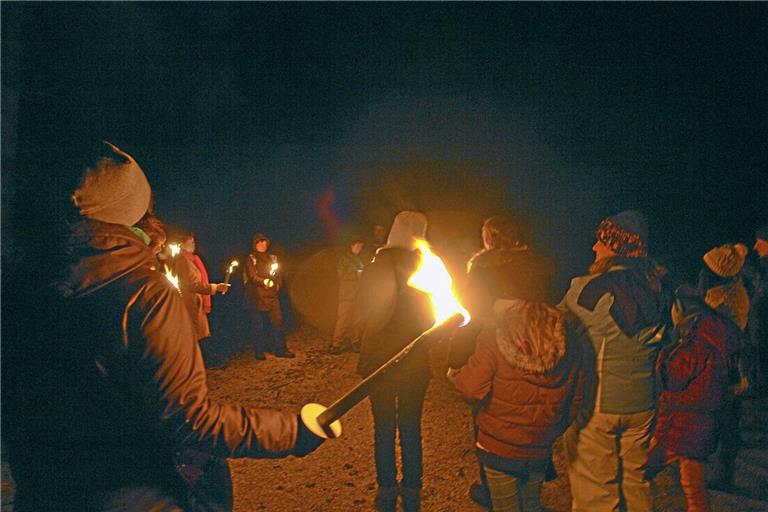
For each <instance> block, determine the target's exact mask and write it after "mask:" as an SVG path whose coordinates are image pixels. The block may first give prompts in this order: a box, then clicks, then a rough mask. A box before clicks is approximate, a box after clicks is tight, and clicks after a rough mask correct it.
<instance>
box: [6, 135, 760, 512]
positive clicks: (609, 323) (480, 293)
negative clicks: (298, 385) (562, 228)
mask: <svg viewBox="0 0 768 512" xmlns="http://www.w3.org/2000/svg"><path fill="white" fill-rule="evenodd" d="M67 172H69V171H67ZM71 173H73V174H72V176H70V175H67V176H65V177H63V178H57V179H60V180H61V182H56V183H55V185H56V186H57V187H59V188H57V189H56V190H57V191H58V192H61V193H60V194H59V196H56V198H55V201H54V203H55V204H53V205H51V207H50V211H49V212H47V214H45V213H44V214H41V213H40V212H39V211H38V210H37V209H35V208H28V211H27V210H25V212H26V214H27V215H28V216H27V217H24V218H25V219H26V220H27V221H28V222H29V223H30V225H35V226H39V227H41V228H43V229H47V230H50V233H51V236H52V237H57V238H56V239H55V243H53V244H52V246H53V249H52V250H49V251H48V252H46V253H45V257H46V258H47V260H46V261H47V262H49V263H52V264H50V265H48V266H47V267H44V266H42V265H41V266H40V267H39V268H41V271H40V272H39V274H38V275H35V276H33V277H32V281H33V282H32V284H34V285H35V287H36V288H35V289H36V290H38V291H40V293H36V294H34V295H32V294H29V293H22V294H20V296H19V297H18V300H17V301H14V302H13V304H11V305H10V306H9V307H13V308H17V309H16V310H15V311H16V313H17V314H20V312H25V313H27V314H29V315H31V320H32V321H34V326H35V329H32V330H31V331H32V332H29V331H30V330H29V329H26V328H24V327H23V326H20V325H10V326H9V330H8V331H6V333H5V334H6V335H7V336H8V338H7V339H8V340H9V343H10V344H11V345H10V348H9V349H7V350H6V351H4V357H9V358H10V362H11V363H12V364H13V373H12V375H11V376H10V377H7V379H6V380H4V388H5V389H4V400H5V403H4V407H7V408H8V409H5V411H4V412H5V414H4V415H3V416H4V423H3V430H4V434H5V436H4V442H6V441H7V444H8V455H9V458H10V459H11V462H12V465H13V469H14V471H15V475H16V480H17V485H18V487H17V501H16V508H17V510H20V511H22V512H23V511H24V510H74V509H77V510H201V509H206V510H208V509H211V508H212V509H216V510H228V509H231V506H232V495H231V481H230V477H229V472H228V469H227V465H226V463H224V462H223V459H224V458H226V457H266V458H274V457H285V456H288V455H296V456H304V455H307V454H308V453H310V452H312V451H313V450H314V449H316V448H317V447H318V446H320V444H321V443H322V442H323V441H324V437H322V436H320V435H318V434H317V433H314V431H313V430H312V428H311V426H309V425H306V424H305V422H304V420H303V419H302V418H301V416H298V415H296V414H295V413H290V412H278V411H272V410H264V409H248V408H244V407H241V406H239V405H236V404H229V403H226V402H217V401H214V400H212V399H210V398H209V396H208V389H207V384H206V375H205V368H204V366H203V363H202V356H201V351H200V346H199V343H198V342H199V340H201V339H203V338H206V337H207V336H209V335H210V327H209V324H208V321H207V314H208V313H209V312H210V297H211V296H212V295H215V294H216V293H221V294H224V293H227V291H228V290H229V288H230V285H229V283H228V279H227V282H225V283H211V282H209V279H208V274H207V270H206V268H205V265H204V264H203V262H202V259H201V258H200V257H199V256H198V255H197V254H196V237H195V236H194V235H193V234H191V233H188V234H186V235H185V236H184V237H183V239H182V240H181V241H182V242H183V243H182V246H181V249H182V252H181V254H179V255H176V256H169V254H168V253H167V250H166V248H165V246H166V234H165V232H164V229H163V227H162V224H161V223H160V222H159V220H158V219H157V218H156V217H155V215H154V211H153V204H152V194H151V188H150V187H149V183H148V181H147V179H146V177H145V175H144V173H143V171H142V170H141V168H140V167H139V165H138V164H137V163H136V161H135V160H134V159H133V158H132V157H131V156H130V155H128V154H127V153H125V152H123V151H121V150H120V149H118V148H117V147H115V146H113V145H111V144H108V143H105V144H102V145H100V147H99V148H98V150H97V151H96V153H93V154H90V155H89V160H82V159H80V160H77V161H75V164H74V165H73V166H72V167H71ZM62 174H66V173H64V172H63V173H62ZM74 177H76V178H77V179H76V180H75V181H76V182H77V184H76V185H74V186H73V183H74V181H72V180H71V179H70V178H74ZM30 206H31V205H30ZM63 221H66V222H63ZM427 230H428V222H427V216H426V215H424V214H423V213H421V212H417V211H403V212H400V213H399V214H397V216H396V217H395V218H394V222H393V224H392V227H391V229H390V231H389V234H388V237H387V238H386V242H385V243H384V241H383V240H381V236H379V238H380V240H379V244H380V246H379V247H377V248H376V250H375V253H374V254H370V253H367V252H366V248H365V247H364V244H363V241H362V240H361V239H359V238H352V239H350V240H349V244H348V245H347V246H346V247H345V249H344V251H343V254H341V255H340V259H339V261H338V266H337V275H338V278H339V281H340V286H339V291H338V309H337V322H336V328H335V332H334V335H333V338H332V341H331V347H330V352H331V353H332V354H336V355H338V354H340V353H341V352H343V351H345V350H348V349H350V348H354V347H355V346H357V345H359V350H360V356H359V360H358V365H357V371H358V373H359V374H360V375H361V376H363V377H366V376H368V375H370V374H371V373H373V372H374V371H376V369H377V368H379V367H380V366H381V365H382V364H383V363H385V362H386V361H387V360H388V359H389V358H391V357H392V356H393V355H395V354H396V353H398V352H399V351H400V350H401V349H402V348H403V347H405V346H406V345H407V344H408V343H409V342H410V341H411V340H412V339H413V338H415V337H417V336H418V335H419V334H420V333H421V332H423V331H424V330H426V329H428V328H429V327H430V326H431V325H432V324H433V322H434V317H433V314H432V311H431V308H430V304H429V301H428V299H427V297H426V295H425V294H423V293H421V292H419V291H417V290H416V289H414V288H412V287H410V286H409V285H408V278H409V276H410V275H411V274H412V273H413V272H414V270H415V269H416V268H417V267H418V266H419V262H420V254H419V249H418V248H417V245H416V241H417V240H419V239H423V238H427ZM648 230H649V228H648V225H647V222H646V220H645V218H644V216H643V215H642V214H640V213H638V212H636V211H624V212H621V213H618V214H616V215H613V216H610V217H608V218H606V219H604V220H603V221H602V222H601V223H600V224H599V225H598V227H597V230H596V233H595V238H596V240H595V241H594V244H593V246H592V250H593V251H594V253H595V258H594V262H593V263H592V264H591V266H590V267H589V270H588V272H587V273H586V274H585V275H582V276H578V277H575V278H573V279H572V280H571V283H570V287H569V288H568V290H567V292H566V293H565V296H564V297H562V299H561V300H560V301H559V302H557V303H554V301H552V289H551V278H552V276H553V275H554V271H555V267H554V264H553V262H551V261H550V260H549V259H547V258H545V257H543V256H542V255H539V254H537V253H536V252H535V251H533V250H532V249H531V248H530V247H529V246H528V245H527V243H526V242H527V241H526V240H524V239H523V238H522V236H521V234H520V230H519V229H518V226H517V224H516V223H515V222H514V220H513V219H510V218H507V217H504V216H494V217H490V218H488V219H487V220H486V221H485V222H484V223H483V225H482V227H481V234H482V240H483V249H482V250H481V251H480V252H479V253H477V254H476V255H475V256H473V257H472V259H471V260H470V262H469V267H468V273H467V276H466V280H465V286H464V288H463V290H462V293H461V294H460V295H461V296H462V297H464V298H465V305H466V307H467V309H468V310H469V311H470V313H471V316H472V318H473V320H472V322H471V323H470V324H469V325H468V326H466V327H463V328H460V329H458V330H456V331H455V332H454V333H452V336H450V337H448V338H446V340H445V342H446V343H449V350H448V366H449V368H450V369H449V370H448V373H447V378H448V379H449V380H450V381H451V382H452V383H453V384H454V385H455V387H456V389H457V391H458V392H459V393H460V394H461V395H463V396H464V397H466V398H467V399H469V400H470V401H472V402H473V415H472V416H473V422H474V425H473V427H474V432H475V436H474V441H475V446H474V449H475V452H476V455H477V461H478V468H479V474H480V481H479V482H477V483H476V484H474V485H473V486H472V488H471V491H470V493H471V495H472V497H473V499H475V500H476V501H478V502H480V503H482V504H484V505H485V506H486V507H487V508H489V509H492V510H494V511H496V512H503V511H518V510H525V511H533V510H539V509H540V492H541V486H542V483H543V482H544V481H546V480H547V479H551V478H553V477H554V474H553V473H554V467H553V463H552V447H553V444H554V443H555V441H556V439H558V438H562V440H563V444H564V447H565V453H566V459H567V477H568V479H569V482H570V488H571V493H572V510H574V511H590V512H591V511H602V510H605V511H614V510H619V509H620V508H622V507H623V508H625V509H627V510H629V511H632V512H634V511H640V512H644V511H650V510H652V509H653V503H652V497H651V491H650V486H651V481H652V479H653V477H654V476H655V475H656V474H657V473H658V472H659V471H660V470H661V469H662V468H664V467H665V466H667V465H669V464H677V465H678V466H679V470H680V483H681V487H682V489H683V492H684V494H685V498H686V502H687V507H688V510H689V511H691V512H693V511H696V512H699V511H705V510H708V508H709V500H708V496H707V493H706V486H707V482H705V480H704V472H703V464H704V461H705V460H706V459H707V457H709V456H711V455H712V454H713V453H715V451H716V449H717V448H718V446H720V450H719V454H720V456H719V458H718V460H717V461H716V462H717V464H718V472H717V475H716V476H717V478H716V480H715V481H714V482H711V485H713V486H715V487H717V488H719V489H724V490H729V489H732V487H733V479H734V460H735V457H736V454H737V452H738V449H739V434H738V428H739V422H738V419H739V411H740V409H741V407H740V401H741V400H742V398H743V397H744V396H745V394H748V393H755V392H758V391H760V392H761V391H763V390H765V388H766V358H767V354H768V347H767V346H766V345H767V340H766V337H765V330H766V325H768V321H767V320H766V315H765V309H766V303H768V300H767V299H766V290H767V289H768V228H761V229H760V230H758V232H757V237H756V238H757V241H756V243H755V245H754V251H755V253H754V254H749V249H748V248H747V247H746V246H745V245H742V244H730V243H729V244H724V245H721V246H719V247H715V248H712V249H711V250H709V251H708V252H706V253H705V254H704V255H703V257H702V261H701V271H700V274H699V280H698V283H697V284H696V285H695V286H694V285H684V286H681V287H678V288H677V290H674V289H673V287H672V285H671V283H670V282H669V281H670V278H669V275H668V272H667V271H666V269H665V268H664V267H662V266H660V265H659V264H657V263H655V262H654V260H653V259H651V258H650V256H649V252H648V238H649V237H648ZM24 242H25V243H26V244H28V246H27V247H26V248H27V249H28V250H31V249H34V248H38V249H39V248H40V247H42V245H40V244H42V242H40V241H39V239H38V238H37V237H28V238H26V239H25V240H24ZM251 242H252V243H251V250H250V252H249V253H248V255H247V256H246V258H245V260H244V261H243V262H242V264H241V268H242V283H243V285H244V291H245V300H246V303H247V306H248V315H249V316H248V320H249V323H248V325H249V331H248V336H249V339H250V340H251V341H252V343H253V351H254V354H255V357H256V358H257V359H259V360H263V359H264V358H265V354H266V353H274V355H275V356H277V357H282V358H293V357H294V354H293V352H291V351H290V350H288V347H287V346H286V341H285V332H284V323H283V316H282V309H281V302H280V290H281V289H282V288H283V267H282V263H281V262H280V261H279V260H278V258H277V256H276V255H274V254H273V253H271V252H270V245H271V240H270V238H269V237H267V236H266V235H264V234H260V233H259V234H256V235H254V236H253V238H252V241H251ZM590 242H591V241H590ZM585 243H587V242H586V241H585ZM367 250H368V251H370V250H371V249H370V247H369V248H367ZM42 253H43V251H40V254H42ZM30 254H34V252H30ZM366 254H369V256H370V257H368V256H365V255H366ZM371 259H372V261H370V260H371ZM170 261H173V265H172V266H173V270H174V272H175V273H176V275H177V276H178V279H179V290H177V289H175V288H174V287H173V286H172V285H170V284H169V283H168V282H167V280H166V279H165V276H163V275H162V271H163V267H166V266H168V265H169V262H170ZM21 277H23V278H24V279H27V276H20V275H16V274H14V275H11V276H9V277H8V278H9V283H10V284H12V285H14V284H15V285H18V286H14V289H18V290H21V289H27V288H26V287H23V286H21V284H22V283H26V282H27V281H25V280H23V279H21ZM179 292H180V293H179ZM41 305H42V306H43V307H40V306H41ZM10 312H11V313H12V312H13V311H10ZM21 340H24V341H31V343H29V344H28V345H24V346H23V347H22V346H21V345H19V343H20V341H21ZM61 340H63V342H62V341H61ZM26 347H30V348H29V350H35V351H38V352H39V353H36V354H35V357H29V354H27V353H26ZM11 377H12V378H11ZM431 377H432V369H431V366H430V364H429V353H428V352H427V351H425V350H418V351H415V352H414V353H412V354H409V357H408V358H406V359H404V360H403V362H402V364H399V365H398V366H395V367H394V368H393V370H392V371H391V372H389V373H387V374H386V376H385V378H383V379H381V380H379V381H378V382H377V383H376V385H375V386H374V387H373V388H372V391H371V393H370V404H371V410H372V416H373V420H374V454H373V459H374V461H375V468H376V481H377V485H378V489H377V493H376V497H375V507H376V509H377V510H380V511H394V510H396V507H397V502H398V499H399V500H400V501H401V503H402V507H403V509H404V510H405V511H406V512H411V511H417V510H420V508H421V489H422V486H423V473H424V472H423V464H424V461H423V460H422V458H423V457H422V439H421V415H422V408H423V403H424V398H425V395H426V392H427V388H428V385H429V381H430V378H431ZM39 404H44V405H45V408H42V407H39ZM7 418H13V419H14V421H13V422H9V421H7ZM724 432H728V434H729V435H727V436H726V435H723V433H724ZM398 438H399V443H400V448H401V450H400V455H401V468H402V478H401V479H400V480H399V481H398V478H397V466H398V464H397V460H396V459H397V457H396V453H397V450H396V446H395V442H396V439H398ZM194 461H197V462H199V463H200V465H199V467H198V466H196V462H194ZM51 475H55V478H51Z"/></svg>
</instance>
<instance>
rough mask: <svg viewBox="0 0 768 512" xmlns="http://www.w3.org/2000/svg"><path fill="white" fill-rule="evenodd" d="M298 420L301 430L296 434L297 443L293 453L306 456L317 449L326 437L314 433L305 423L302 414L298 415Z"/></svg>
mask: <svg viewBox="0 0 768 512" xmlns="http://www.w3.org/2000/svg"><path fill="white" fill-rule="evenodd" d="M296 421H297V422H298V430H299V431H298V433H297V434H296V444H295V445H294V447H293V451H292V452H291V453H292V454H293V455H295V456H297V457H304V456H305V455H309V454H310V453H312V452H313V451H315V450H317V448H318V447H319V446H320V445H321V444H323V441H325V439H324V438H322V437H320V436H318V435H315V434H313V433H312V431H311V430H309V429H308V428H307V426H306V425H305V424H304V421H303V420H302V419H301V415H300V414H299V415H298V416H297V418H296Z"/></svg>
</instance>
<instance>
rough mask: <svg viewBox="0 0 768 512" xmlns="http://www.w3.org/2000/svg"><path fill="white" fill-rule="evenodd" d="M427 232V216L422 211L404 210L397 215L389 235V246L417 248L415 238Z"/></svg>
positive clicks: (423, 235)
mask: <svg viewBox="0 0 768 512" xmlns="http://www.w3.org/2000/svg"><path fill="white" fill-rule="evenodd" d="M426 234H427V216H426V215H424V214H423V213H421V212H413V211H407V210H406V211H402V212H400V213H398V214H397V215H396V216H395V220H394V221H393V222H392V228H391V229H390V230H389V236H388V237H387V247H401V248H404V249H415V248H416V247H415V245H414V238H424V237H425V236H426Z"/></svg>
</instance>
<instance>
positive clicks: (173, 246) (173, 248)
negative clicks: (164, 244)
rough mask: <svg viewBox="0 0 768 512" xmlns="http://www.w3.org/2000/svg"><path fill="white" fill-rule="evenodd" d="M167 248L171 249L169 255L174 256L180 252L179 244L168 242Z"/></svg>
mask: <svg viewBox="0 0 768 512" xmlns="http://www.w3.org/2000/svg"><path fill="white" fill-rule="evenodd" d="M168 249H170V250H171V257H172V258H175V257H176V256H177V255H178V254H179V253H181V245H180V244H168Z"/></svg>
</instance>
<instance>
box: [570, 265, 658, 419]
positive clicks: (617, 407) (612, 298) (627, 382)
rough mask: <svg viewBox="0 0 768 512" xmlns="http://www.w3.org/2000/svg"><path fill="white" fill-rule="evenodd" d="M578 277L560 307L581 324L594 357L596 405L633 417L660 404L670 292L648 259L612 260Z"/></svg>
mask: <svg viewBox="0 0 768 512" xmlns="http://www.w3.org/2000/svg"><path fill="white" fill-rule="evenodd" d="M597 263H598V265H599V266H601V267H602V268H601V269H599V270H597V271H594V273H592V274H589V275H586V276H581V277H576V278H574V279H573V280H572V281H571V286H570V288H569V289H568V291H567V292H566V294H565V297H563V300H562V301H561V302H560V304H559V306H558V308H559V309H560V310H561V311H563V312H565V313H566V314H568V315H572V316H573V318H574V319H575V320H576V321H577V322H578V323H580V324H581V326H582V327H583V328H584V329H585V330H586V334H587V336H588V337H589V339H590V341H591V342H592V345H593V349H594V353H595V354H596V361H595V367H596V370H597V378H598V383H597V386H598V388H597V392H596V393H597V394H596V396H595V403H594V407H595V410H596V411H598V412H603V413H608V414H634V413H637V412H642V411H647V410H649V409H653V408H654V407H655V405H656V391H655V379H654V367H655V363H656V355H657V354H658V350H659V348H660V346H661V342H662V340H663V338H664V332H665V330H666V327H667V326H668V324H669V304H670V300H669V295H670V294H669V292H668V289H667V287H666V286H665V283H664V279H663V276H664V274H665V272H664V271H663V270H662V269H660V268H657V267H654V266H653V265H652V264H651V263H650V262H649V261H648V260H646V259H645V258H624V257H614V258H611V259H605V260H600V261H599V262H597Z"/></svg>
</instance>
